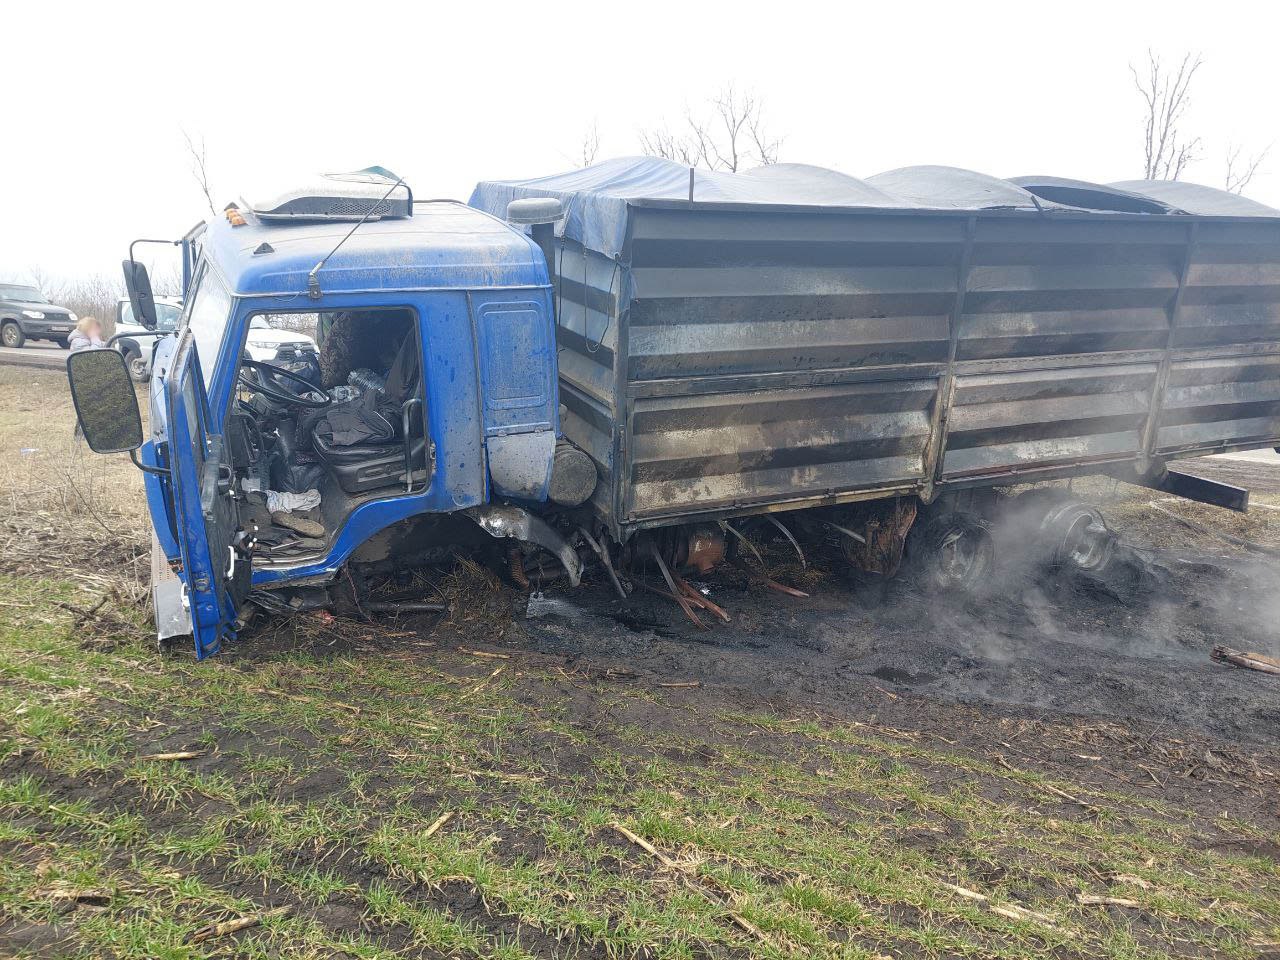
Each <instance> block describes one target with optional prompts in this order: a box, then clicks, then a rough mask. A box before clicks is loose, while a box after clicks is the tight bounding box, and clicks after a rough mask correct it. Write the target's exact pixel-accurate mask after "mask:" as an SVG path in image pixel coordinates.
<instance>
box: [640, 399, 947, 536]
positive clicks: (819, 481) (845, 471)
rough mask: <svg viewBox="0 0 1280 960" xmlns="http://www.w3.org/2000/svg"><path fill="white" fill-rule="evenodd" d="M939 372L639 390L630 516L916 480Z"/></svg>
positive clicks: (718, 507) (651, 515) (921, 467)
mask: <svg viewBox="0 0 1280 960" xmlns="http://www.w3.org/2000/svg"><path fill="white" fill-rule="evenodd" d="M936 387H937V381H936V379H935V378H929V379H920V380H889V381H884V382H880V383H854V384H843V385H839V386H832V387H823V388H813V389H791V390H768V389H755V390H749V391H733V392H725V393H709V394H698V395H694V396H667V397H651V398H640V399H637V400H635V401H634V403H633V407H632V410H633V413H632V433H631V451H630V453H631V455H630V468H631V472H630V477H631V487H630V492H629V493H630V495H629V500H628V502H627V505H626V508H627V509H626V513H627V516H628V517H634V518H636V519H645V518H650V517H657V516H664V515H668V514H679V513H681V512H684V511H685V510H686V509H687V507H689V506H696V507H697V508H698V509H702V510H711V509H720V508H725V507H733V506H736V505H740V504H756V503H761V502H770V501H776V500H787V499H790V498H792V497H795V496H797V495H813V494H814V493H819V494H821V493H825V492H827V491H835V490H851V489H865V488H871V487H877V486H884V485H903V484H906V485H910V484H912V483H914V482H915V481H917V480H918V479H919V477H920V476H921V473H922V471H923V469H924V460H923V457H924V450H925V444H926V442H927V440H928V436H929V406H930V404H931V403H932V401H933V398H934V394H935V392H936Z"/></svg>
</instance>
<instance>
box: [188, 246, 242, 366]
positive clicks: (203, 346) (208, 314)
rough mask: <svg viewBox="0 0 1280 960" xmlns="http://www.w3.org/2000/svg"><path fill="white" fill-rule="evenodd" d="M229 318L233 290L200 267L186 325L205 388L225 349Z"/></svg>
mask: <svg viewBox="0 0 1280 960" xmlns="http://www.w3.org/2000/svg"><path fill="white" fill-rule="evenodd" d="M230 318H231V293H230V291H228V290H227V288H226V286H225V285H224V284H223V282H222V281H221V280H220V279H218V276H217V274H215V273H214V272H213V271H211V270H210V269H209V268H208V267H203V268H201V270H200V276H199V278H198V279H197V280H196V284H195V292H194V293H193V294H192V296H191V300H190V301H188V303H187V318H186V326H187V327H188V328H189V329H190V330H191V335H192V337H193V338H194V339H195V344H196V350H198V351H199V353H200V369H201V370H202V371H203V373H204V384H205V388H206V389H208V387H209V383H210V381H211V378H212V377H213V369H214V367H215V366H217V363H218V353H219V351H220V350H221V349H222V341H223V337H224V335H225V334H226V332H227V321H228V320H230Z"/></svg>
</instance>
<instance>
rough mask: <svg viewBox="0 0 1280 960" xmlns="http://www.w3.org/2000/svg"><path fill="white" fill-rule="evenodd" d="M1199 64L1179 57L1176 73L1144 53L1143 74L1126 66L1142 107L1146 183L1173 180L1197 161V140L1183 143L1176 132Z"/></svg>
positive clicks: (1195, 59) (1194, 59)
mask: <svg viewBox="0 0 1280 960" xmlns="http://www.w3.org/2000/svg"><path fill="white" fill-rule="evenodd" d="M1202 62H1203V61H1202V60H1201V58H1200V56H1199V55H1198V54H1197V55H1195V56H1193V55H1192V54H1190V53H1188V54H1186V55H1184V56H1183V58H1182V61H1181V62H1180V63H1179V64H1178V67H1177V69H1176V70H1171V69H1169V68H1166V67H1165V65H1164V63H1163V62H1162V61H1161V60H1160V58H1159V57H1157V56H1156V55H1155V53H1154V52H1152V51H1151V50H1148V51H1147V64H1146V69H1145V71H1144V72H1142V73H1139V72H1138V68H1137V67H1135V66H1134V65H1133V64H1129V72H1130V73H1131V74H1133V83H1134V86H1135V87H1137V90H1138V93H1139V95H1140V96H1141V97H1142V102H1143V104H1144V106H1145V110H1146V116H1145V118H1144V122H1143V154H1144V159H1145V164H1144V168H1143V177H1144V179H1147V180H1177V179H1178V178H1179V177H1181V176H1182V174H1183V172H1184V171H1185V170H1186V168H1187V166H1188V164H1190V163H1192V162H1194V161H1195V160H1196V159H1198V156H1199V149H1200V138H1199V137H1192V138H1190V139H1187V138H1185V137H1184V136H1183V134H1182V131H1181V130H1180V129H1179V124H1180V123H1181V121H1182V118H1183V114H1184V113H1185V112H1186V109H1187V105H1188V104H1189V103H1190V89H1191V81H1192V79H1193V78H1194V77H1195V75H1196V71H1197V70H1199V69H1200V65H1201V63H1202Z"/></svg>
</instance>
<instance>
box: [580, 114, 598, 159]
mask: <svg viewBox="0 0 1280 960" xmlns="http://www.w3.org/2000/svg"><path fill="white" fill-rule="evenodd" d="M599 153H600V121H598V120H592V121H591V126H589V127H588V128H587V132H586V133H584V134H583V135H582V166H584V167H589V166H591V165H592V164H593V163H595V162H596V157H597V156H598V155H599Z"/></svg>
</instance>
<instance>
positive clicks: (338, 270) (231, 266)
mask: <svg viewBox="0 0 1280 960" xmlns="http://www.w3.org/2000/svg"><path fill="white" fill-rule="evenodd" d="M240 213H241V215H242V216H243V217H244V220H245V223H244V225H243V226H239V227H236V226H232V225H231V223H230V222H228V220H227V218H226V217H225V216H220V217H217V218H215V219H214V220H213V222H212V223H211V224H210V226H209V231H208V234H207V235H206V238H205V245H204V248H205V253H206V256H208V257H209V258H210V259H212V260H213V262H214V263H215V264H216V265H217V267H218V269H219V271H220V272H221V273H222V275H223V276H224V277H225V278H226V280H227V282H228V283H229V284H230V285H231V288H232V290H233V292H234V293H235V294H236V295H237V296H246V297H252V296H272V295H293V294H302V295H305V294H306V291H307V274H309V273H310V272H311V270H312V268H313V267H315V265H316V264H317V263H319V262H320V261H321V260H322V259H324V258H325V257H326V256H328V255H329V252H330V251H331V250H333V248H334V247H335V246H337V245H338V243H339V241H341V240H342V238H343V237H344V236H346V235H347V233H349V232H350V231H351V228H352V227H353V226H354V225H355V224H353V223H352V222H350V221H347V222H340V221H291V222H283V223H282V222H278V221H267V220H263V219H261V218H259V217H258V216H256V215H255V214H254V213H253V212H252V211H249V210H242V211H240ZM318 279H319V281H320V288H321V290H322V291H323V292H324V293H325V294H349V293H361V292H386V291H389V290H415V289H455V290H458V289H483V288H491V287H530V286H545V285H546V284H547V282H548V281H547V267H546V261H545V259H544V258H543V255H542V252H541V251H540V250H539V249H538V247H537V245H536V244H534V243H533V241H532V240H530V239H529V237H527V236H526V235H524V234H523V233H519V232H517V231H516V230H514V229H512V228H511V227H509V226H508V225H507V224H505V223H503V222H502V221H501V220H498V219H496V218H495V217H491V216H489V215H488V214H486V213H483V212H481V211H479V210H476V209H474V208H472V207H468V206H467V205H465V204H462V203H458V202H456V201H453V200H431V201H427V202H425V203H417V204H415V207H414V211H413V216H411V217H407V218H404V219H395V220H391V219H388V220H377V221H368V222H366V223H363V224H361V225H360V227H359V228H358V229H357V230H356V231H355V233H354V234H353V235H352V236H351V238H350V239H349V240H347V241H346V242H345V243H343V244H342V247H341V248H340V249H339V250H338V251H337V253H334V254H333V255H332V256H331V257H329V259H328V262H327V263H326V264H325V266H324V267H323V269H321V270H320V272H319V274H318Z"/></svg>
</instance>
